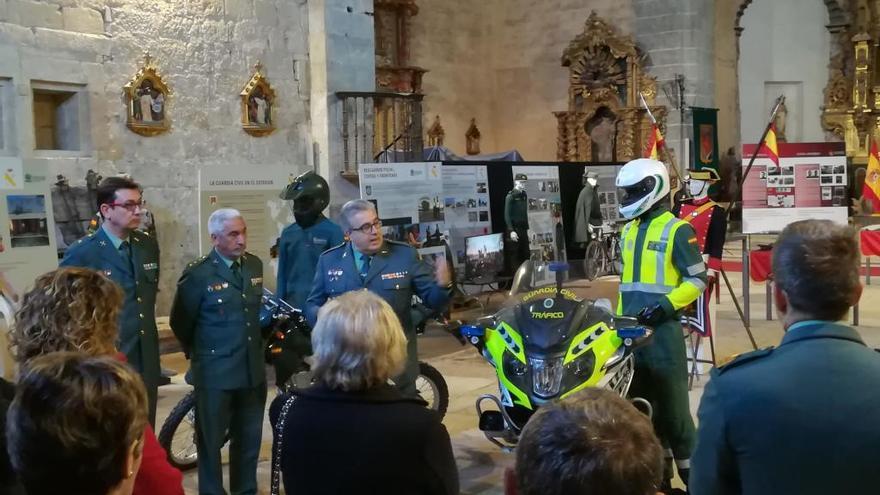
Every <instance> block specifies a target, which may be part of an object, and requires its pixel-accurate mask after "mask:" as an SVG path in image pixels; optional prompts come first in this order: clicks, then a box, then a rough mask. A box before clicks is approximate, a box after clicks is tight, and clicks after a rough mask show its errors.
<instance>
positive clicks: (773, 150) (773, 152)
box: [761, 123, 779, 167]
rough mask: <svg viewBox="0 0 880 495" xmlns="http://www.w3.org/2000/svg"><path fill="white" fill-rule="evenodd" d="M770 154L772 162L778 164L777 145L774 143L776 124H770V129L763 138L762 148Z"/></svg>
mask: <svg viewBox="0 0 880 495" xmlns="http://www.w3.org/2000/svg"><path fill="white" fill-rule="evenodd" d="M761 151H763V152H764V153H767V154H768V155H769V156H770V159H771V160H773V163H775V164H776V166H777V167H778V166H779V147H778V146H777V145H776V124H775V123H773V124H770V130H769V131H767V137H765V138H764V147H763V148H762V150H761Z"/></svg>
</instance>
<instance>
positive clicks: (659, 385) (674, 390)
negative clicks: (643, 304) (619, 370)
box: [630, 319, 696, 482]
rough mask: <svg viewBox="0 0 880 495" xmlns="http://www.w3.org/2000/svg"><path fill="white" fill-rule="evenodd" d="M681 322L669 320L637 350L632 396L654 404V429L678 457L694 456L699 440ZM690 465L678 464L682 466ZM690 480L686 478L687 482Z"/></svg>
mask: <svg viewBox="0 0 880 495" xmlns="http://www.w3.org/2000/svg"><path fill="white" fill-rule="evenodd" d="M682 335H683V334H682V328H681V323H680V322H679V320H678V319H672V320H667V321H666V322H665V323H663V324H661V325H660V326H658V327H657V328H656V329H655V333H654V338H653V341H652V342H651V343H650V344H648V345H647V346H645V347H642V348H639V349H637V350H636V353H635V360H636V361H635V376H634V377H633V382H632V386H631V387H630V396H631V397H642V398H644V399H647V400H648V401H649V402H650V403H651V406H652V407H653V408H654V417H653V418H652V419H653V422H654V431H656V433H657V437H659V438H660V442H661V443H662V444H663V447H664V448H666V449H672V454H673V457H674V458H675V459H676V460H680V461H684V460H689V459H690V458H691V452H692V451H693V448H694V443H695V441H696V431H695V429H694V420H693V418H692V417H691V411H690V401H689V399H688V385H687V354H686V351H685V344H684V338H683V336H682ZM682 467H687V466H681V465H680V466H679V468H682ZM686 481H687V480H685V482H686Z"/></svg>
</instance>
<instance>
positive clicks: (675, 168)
mask: <svg viewBox="0 0 880 495" xmlns="http://www.w3.org/2000/svg"><path fill="white" fill-rule="evenodd" d="M639 100H641V102H642V106H643V107H645V111H646V112H647V113H648V118H649V119H651V123H652V124H653V125H655V126H656V125H657V119H656V118H654V114H653V113H651V109H650V108H649V107H648V102H647V101H645V95H643V94H642V92H641V91H639ZM665 147H666V145H665V144H664V148H665ZM682 152H683V151H682ZM666 157H667V158H668V159H669V161H670V162H671V165H672V166H671V167H670V168H672V173H674V174H675V178H676V180H677V181H678V187H679V189H681V188H682V183H681V174H680V173H679V172H678V164H676V163H675V157H673V156H671V155H670V154H669V152H668V151H667V152H666ZM676 190H678V189H676ZM672 192H675V191H672ZM671 200H672V195H670V201H671Z"/></svg>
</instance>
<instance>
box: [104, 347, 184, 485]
mask: <svg viewBox="0 0 880 495" xmlns="http://www.w3.org/2000/svg"><path fill="white" fill-rule="evenodd" d="M116 357H117V359H119V360H120V361H123V362H124V361H125V354H122V353H120V354H117V356H116ZM143 456H144V458H143V460H141V468H140V470H138V473H137V477H135V479H134V491H132V495H184V493H183V473H181V472H180V470H179V469H177V468H175V467H174V466H172V465H171V464H169V463H168V454H167V453H166V452H165V449H163V448H162V446H161V445H159V441H158V440H156V434H155V433H154V432H153V427H152V426H150V424H149V423H147V426H146V427H145V428H144V454H143Z"/></svg>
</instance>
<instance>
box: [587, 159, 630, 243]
mask: <svg viewBox="0 0 880 495" xmlns="http://www.w3.org/2000/svg"><path fill="white" fill-rule="evenodd" d="M621 168H623V165H589V166H587V167H586V170H587V171H589V172H595V173H596V175H598V176H599V177H598V179H597V183H596V190H597V192H598V194H599V209H600V210H601V211H602V223H603V226H602V228H603V229H605V230H606V231H617V230H619V229H618V224H619V223H620V222H623V221H624V220H625V219H624V218H623V217H622V216H620V198H619V197H618V194H617V182H616V181H617V173H618V172H620V169H621Z"/></svg>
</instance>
